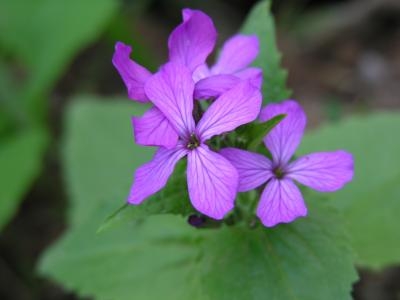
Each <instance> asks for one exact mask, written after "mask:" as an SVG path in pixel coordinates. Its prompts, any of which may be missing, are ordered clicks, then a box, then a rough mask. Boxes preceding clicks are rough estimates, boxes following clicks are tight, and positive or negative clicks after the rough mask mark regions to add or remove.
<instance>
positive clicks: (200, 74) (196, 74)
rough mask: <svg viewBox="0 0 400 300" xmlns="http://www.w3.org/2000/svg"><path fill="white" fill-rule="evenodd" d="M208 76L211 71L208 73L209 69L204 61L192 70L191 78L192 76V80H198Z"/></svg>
mask: <svg viewBox="0 0 400 300" xmlns="http://www.w3.org/2000/svg"><path fill="white" fill-rule="evenodd" d="M208 76H211V73H210V69H209V68H208V66H207V64H206V63H204V64H201V65H199V66H198V67H197V68H196V69H195V70H194V71H193V74H192V78H193V80H194V82H198V81H199V80H201V79H204V78H206V77H208Z"/></svg>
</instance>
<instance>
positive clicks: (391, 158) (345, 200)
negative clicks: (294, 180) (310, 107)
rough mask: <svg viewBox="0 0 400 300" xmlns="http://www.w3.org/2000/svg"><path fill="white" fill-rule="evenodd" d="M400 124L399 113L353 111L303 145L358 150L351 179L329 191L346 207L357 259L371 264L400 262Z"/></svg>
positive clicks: (304, 147) (312, 148) (313, 149)
mask: <svg viewBox="0 0 400 300" xmlns="http://www.w3.org/2000/svg"><path fill="white" fill-rule="evenodd" d="M399 128H400V114H398V113H397V114H396V113H379V114H375V115H371V116H363V117H353V118H351V119H348V120H347V121H345V122H342V123H339V124H333V125H328V126H325V127H323V128H321V129H319V130H316V131H314V132H311V133H310V134H308V135H307V136H306V137H305V138H304V140H303V142H302V147H301V149H300V154H302V153H308V152H316V151H329V150H335V149H346V150H348V151H350V152H351V153H352V154H353V155H354V158H355V176H354V180H353V182H352V183H350V184H349V185H348V186H346V187H345V188H344V189H343V190H341V191H339V192H337V193H335V194H332V195H328V196H326V197H330V198H333V199H332V200H333V203H335V204H336V205H337V207H339V208H340V209H342V210H343V212H344V215H345V218H346V223H347V225H348V228H349V231H350V234H351V239H352V243H353V246H354V248H355V250H356V252H357V254H358V263H359V264H361V265H363V266H367V267H372V268H380V267H384V266H387V265H390V264H395V263H397V264H398V263H400V251H399V249H400V232H399V230H398V228H400V219H399V216H398V215H399V212H400V185H399V183H400V169H399V168H398V166H399V165H400V156H399V153H400V141H399V139H398V138H397V137H398V130H399ZM312 195H315V194H314V193H312Z"/></svg>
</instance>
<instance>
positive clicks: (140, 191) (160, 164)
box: [128, 147, 187, 204]
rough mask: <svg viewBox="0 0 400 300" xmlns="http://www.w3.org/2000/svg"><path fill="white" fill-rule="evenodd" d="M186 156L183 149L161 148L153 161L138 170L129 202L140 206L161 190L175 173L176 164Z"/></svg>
mask: <svg viewBox="0 0 400 300" xmlns="http://www.w3.org/2000/svg"><path fill="white" fill-rule="evenodd" d="M185 154H187V151H186V150H185V149H184V148H182V147H177V148H174V149H166V148H159V149H158V150H157V152H156V154H155V155H154V157H153V159H152V160H151V161H149V162H148V163H146V164H144V165H142V166H141V167H140V168H138V169H137V170H136V172H135V179H134V182H133V185H132V187H131V191H130V194H129V198H128V202H129V203H130V204H140V203H141V202H142V201H143V200H145V199H146V198H147V197H149V196H151V195H153V194H154V193H156V192H158V191H159V190H161V189H162V188H163V187H164V186H165V185H166V183H167V181H168V178H169V176H171V174H172V172H173V171H174V168H175V164H176V163H177V162H178V160H180V159H181V158H182V157H183V156H185Z"/></svg>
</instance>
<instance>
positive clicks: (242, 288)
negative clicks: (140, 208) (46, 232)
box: [40, 99, 356, 300]
mask: <svg viewBox="0 0 400 300" xmlns="http://www.w3.org/2000/svg"><path fill="white" fill-rule="evenodd" d="M93 100H94V99H93ZM139 111H141V110H140V108H139V107H138V105H133V104H130V103H118V101H117V100H115V101H114V100H113V101H109V102H108V103H99V102H98V103H95V102H84V101H83V99H79V101H76V102H75V104H74V105H73V107H72V108H71V109H70V111H69V113H68V117H67V123H66V125H67V126H66V128H67V134H66V141H65V155H64V163H65V165H64V167H65V171H66V176H67V177H66V180H67V185H68V188H69V190H70V196H71V201H72V206H71V211H70V230H69V231H68V232H67V234H66V235H65V236H64V237H63V238H62V239H61V241H59V242H58V243H57V244H56V245H55V246H54V247H52V249H50V250H49V251H48V252H47V253H46V255H45V256H44V257H43V259H42V262H41V265H40V270H41V272H42V273H43V274H46V275H48V276H52V277H53V278H55V279H57V280H58V281H60V282H62V283H63V284H65V285H66V286H67V287H68V288H69V289H73V290H76V291H78V292H79V293H80V294H82V295H91V296H95V297H96V299H121V300H124V299H133V298H134V299H159V298H161V297H162V298H163V299H174V300H175V299H189V298H190V299H260V298H268V299H282V295H285V297H286V299H311V300H312V299H348V298H349V291H350V289H351V283H352V282H353V281H354V280H355V279H356V274H355V271H354V269H353V266H352V261H353V259H352V252H351V250H350V249H349V247H348V246H347V240H346V237H345V235H344V234H343V231H342V230H341V229H340V223H341V221H340V218H339V216H337V215H336V214H335V213H334V211H332V209H330V208H327V207H326V206H325V205H319V204H318V203H315V204H314V203H312V205H311V209H310V211H311V215H310V217H309V218H305V219H303V220H300V221H298V222H295V223H293V224H289V225H282V226H279V227H277V228H274V229H266V228H264V227H262V226H259V227H257V228H255V229H252V230H250V229H249V228H247V227H222V228H220V229H218V230H213V229H202V230H196V229H194V228H192V227H190V226H188V225H187V224H185V221H184V220H183V219H182V218H181V217H179V216H171V215H170V216H156V217H150V218H146V220H144V221H143V222H131V223H124V226H120V227H118V228H111V229H109V230H106V231H103V232H101V233H100V234H97V235H96V234H95V232H96V230H97V228H98V226H99V224H100V223H101V222H102V221H103V220H104V217H105V216H106V215H107V213H108V212H109V211H110V207H112V206H115V202H116V201H117V200H116V199H121V200H122V199H124V196H125V195H124V193H126V192H127V191H128V188H129V184H130V179H131V176H130V173H131V171H132V170H133V169H134V168H135V167H136V166H137V165H139V164H141V163H143V162H144V161H146V160H147V159H148V158H149V156H150V154H151V153H147V152H144V151H143V149H142V148H140V147H138V146H135V145H134V144H133V142H132V141H131V132H130V130H129V124H128V123H129V117H128V116H129V115H130V114H131V113H134V114H137V113H139ZM111 124H112V126H111ZM96 132H97V133H98V132H101V134H97V133H96ZM100 187H101V188H100ZM175 188H177V189H179V188H180V190H184V189H186V187H184V186H175ZM177 196H178V197H180V195H179V194H178V195H177ZM180 198H181V197H180ZM182 198H183V197H182ZM157 200H158V199H148V200H147V202H148V203H150V202H151V201H157ZM161 200H163V201H172V199H160V201H161ZM180 200H183V199H180ZM186 200H187V199H185V201H186ZM316 204H318V205H316ZM77 270H79V272H77ZM154 287H157V288H154Z"/></svg>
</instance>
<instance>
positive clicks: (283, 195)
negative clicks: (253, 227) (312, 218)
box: [257, 178, 307, 227]
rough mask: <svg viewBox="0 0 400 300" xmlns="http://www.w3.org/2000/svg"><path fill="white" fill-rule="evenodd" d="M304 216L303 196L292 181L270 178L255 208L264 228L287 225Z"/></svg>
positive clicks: (305, 212)
mask: <svg viewBox="0 0 400 300" xmlns="http://www.w3.org/2000/svg"><path fill="white" fill-rule="evenodd" d="M306 215H307V207H306V205H305V203H304V200H303V196H302V195H301V193H300V190H299V189H298V187H297V186H296V185H295V184H294V182H293V181H292V180H290V179H276V178H272V179H271V180H270V181H269V182H268V183H267V186H266V187H265V189H264V191H263V193H262V195H261V198H260V203H259V204H258V207H257V216H258V217H259V218H260V219H261V222H262V223H263V224H264V226H266V227H272V226H275V225H276V224H278V223H289V222H292V221H293V220H295V219H297V218H298V217H304V216H306Z"/></svg>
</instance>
